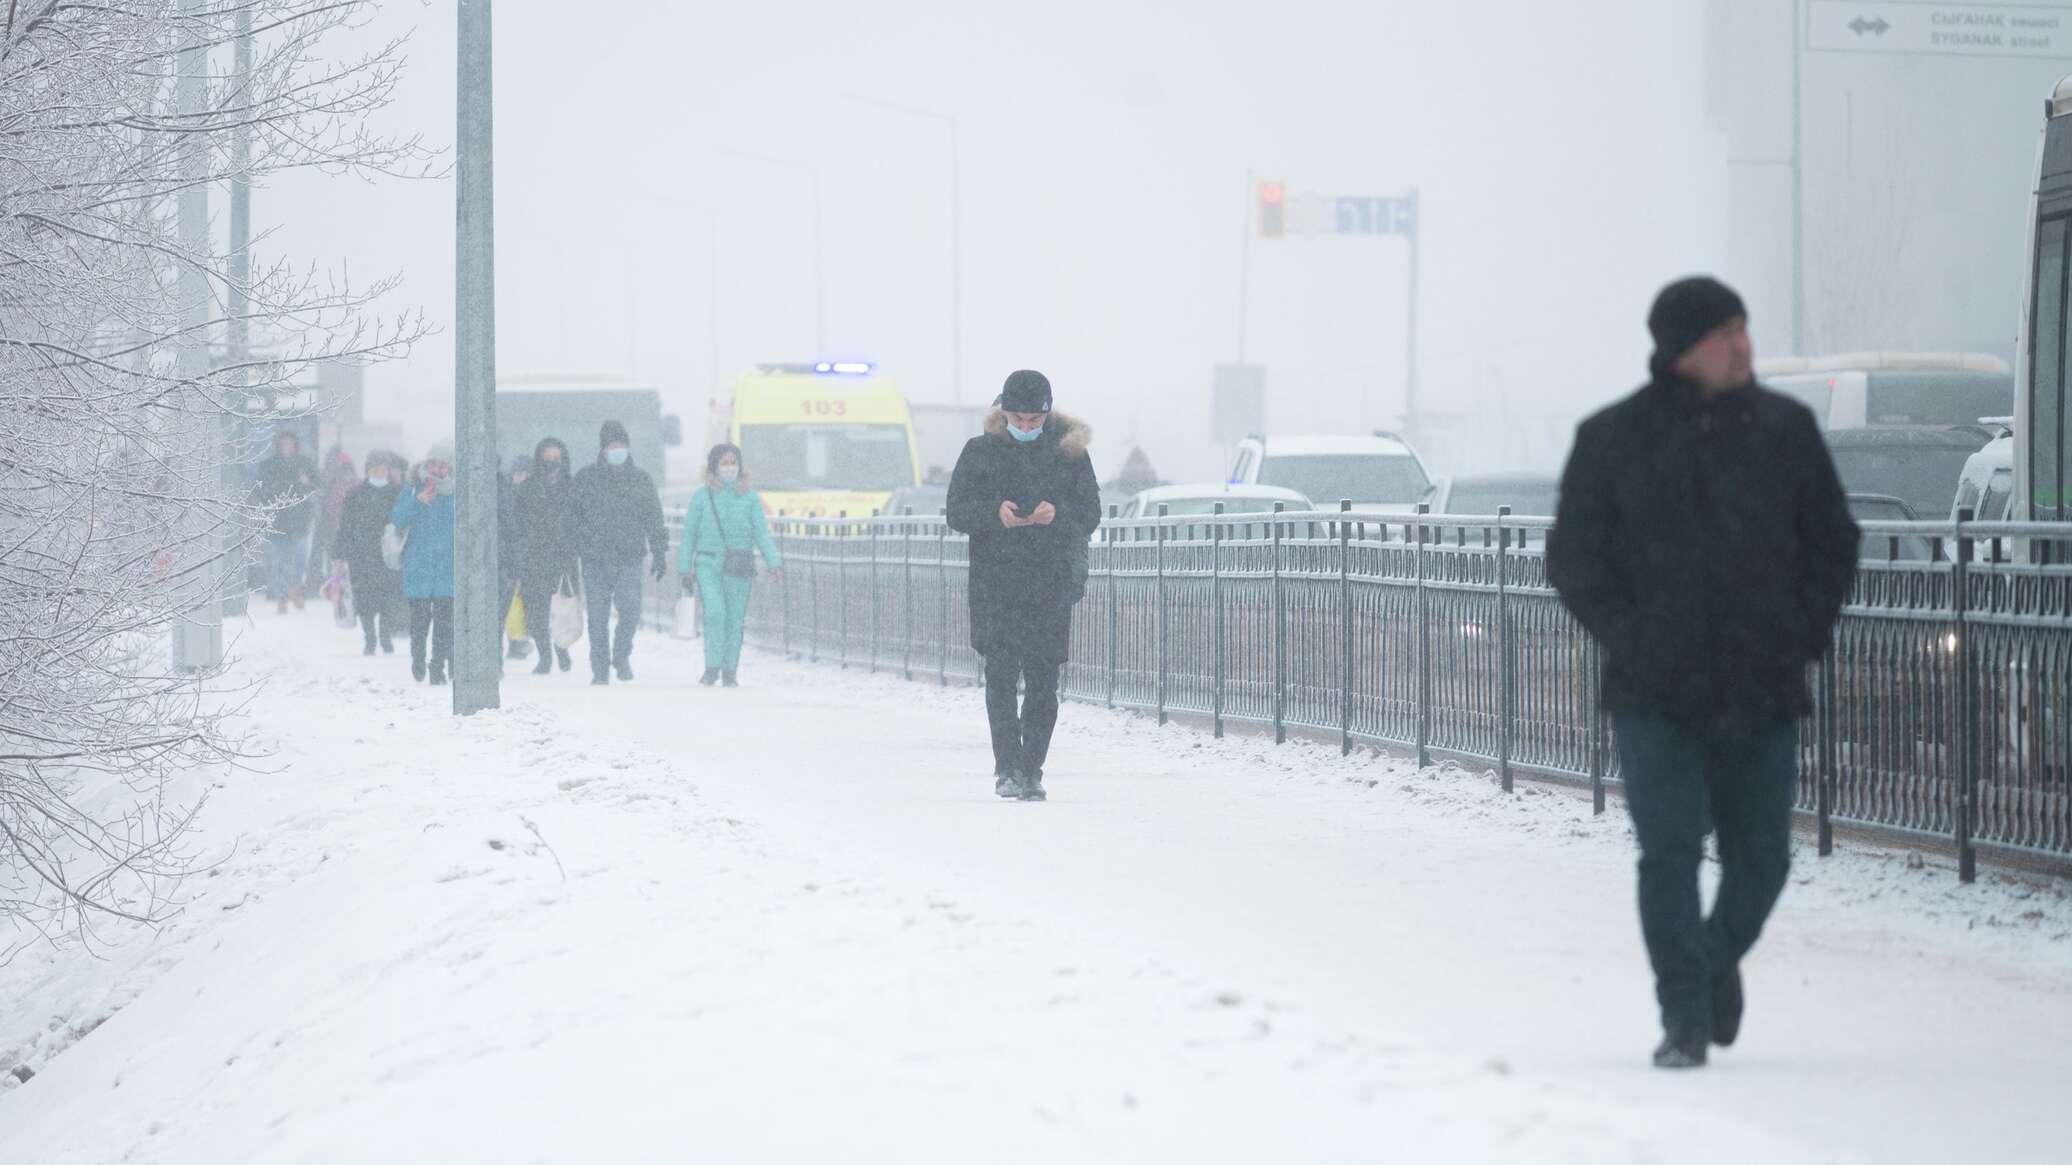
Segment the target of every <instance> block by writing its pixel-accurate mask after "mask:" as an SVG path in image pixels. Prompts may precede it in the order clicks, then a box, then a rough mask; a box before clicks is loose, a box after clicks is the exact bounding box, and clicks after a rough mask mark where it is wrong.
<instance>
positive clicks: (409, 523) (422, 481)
mask: <svg viewBox="0 0 2072 1165" xmlns="http://www.w3.org/2000/svg"><path fill="white" fill-rule="evenodd" d="M389 523H390V524H391V525H393V526H394V527H395V528H396V529H397V530H398V531H400V532H401V533H402V535H403V537H404V538H405V539H406V541H405V542H404V543H403V597H404V598H406V599H408V600H410V675H411V678H413V679H419V680H421V679H424V678H425V677H426V675H427V674H429V675H430V677H431V681H432V682H433V683H435V684H443V683H445V682H446V670H447V668H448V667H450V666H451V665H452V663H453V446H452V445H451V444H449V443H447V442H445V441H441V442H439V443H437V444H435V445H433V446H432V448H431V452H429V453H426V454H425V457H424V461H423V462H421V463H420V464H419V465H418V467H417V471H416V472H415V473H413V474H412V475H411V479H410V483H409V485H408V486H406V487H405V488H404V489H403V491H402V492H401V493H400V494H398V495H397V496H396V508H395V510H394V511H393V512H391V513H390V514H389ZM426 639H430V640H431V647H432V655H431V660H430V666H429V668H427V665H426V660H425V640H426Z"/></svg>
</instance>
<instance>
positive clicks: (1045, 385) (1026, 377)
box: [998, 368, 1050, 413]
mask: <svg viewBox="0 0 2072 1165" xmlns="http://www.w3.org/2000/svg"><path fill="white" fill-rule="evenodd" d="M998 403H999V405H1000V407H1001V409H1003V410H1005V411H1007V412H1010V413H1047V412H1049V411H1050V378H1049V377H1046V376H1044V375H1043V374H1042V373H1041V372H1034V371H1031V370H1029V369H1027V368H1024V369H1022V370H1021V371H1019V372H1013V373H1009V374H1008V377H1007V383H1006V385H1004V386H1003V387H1002V388H1001V389H1000V400H999V402H998Z"/></svg>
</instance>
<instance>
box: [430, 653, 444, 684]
mask: <svg viewBox="0 0 2072 1165" xmlns="http://www.w3.org/2000/svg"><path fill="white" fill-rule="evenodd" d="M445 682H446V661H445V660H443V659H435V660H433V661H432V686H433V687H439V686H441V685H443V684H445Z"/></svg>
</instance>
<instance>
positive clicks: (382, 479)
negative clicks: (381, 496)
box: [367, 469, 388, 489]
mask: <svg viewBox="0 0 2072 1165" xmlns="http://www.w3.org/2000/svg"><path fill="white" fill-rule="evenodd" d="M367 484H368V485H371V486H373V487H374V488H375V489H380V488H381V487H383V486H385V485H387V484H388V470H386V469H384V470H382V471H381V472H380V473H370V474H368V475H367Z"/></svg>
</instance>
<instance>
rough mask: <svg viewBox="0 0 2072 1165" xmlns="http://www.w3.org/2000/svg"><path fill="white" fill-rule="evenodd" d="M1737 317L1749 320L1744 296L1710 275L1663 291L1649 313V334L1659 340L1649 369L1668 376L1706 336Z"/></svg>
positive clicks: (1681, 282) (1656, 341)
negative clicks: (1685, 354)
mask: <svg viewBox="0 0 2072 1165" xmlns="http://www.w3.org/2000/svg"><path fill="white" fill-rule="evenodd" d="M1737 316H1738V317H1740V318H1742V319H1747V318H1748V308H1747V307H1746V306H1744V305H1743V304H1742V302H1741V297H1740V296H1739V295H1736V294H1735V293H1734V289H1733V288H1731V287H1728V286H1727V285H1726V284H1724V283H1721V282H1720V281H1719V280H1717V279H1714V278H1712V277H1711V276H1709V275H1694V276H1692V277H1690V278H1689V279H1679V280H1677V281H1676V282H1675V283H1672V284H1670V285H1669V286H1667V287H1665V288H1663V289H1662V293H1661V294H1660V295H1657V296H1656V297H1655V306H1654V307H1653V308H1651V309H1649V311H1648V334H1649V335H1651V336H1653V337H1654V338H1655V355H1654V358H1653V359H1652V360H1649V361H1648V367H1649V368H1650V369H1652V370H1653V371H1654V373H1655V375H1657V376H1661V375H1664V374H1666V373H1667V372H1668V371H1669V370H1670V369H1671V368H1673V367H1674V366H1675V365H1676V362H1677V361H1678V360H1679V359H1681V358H1682V357H1683V354H1684V353H1686V352H1688V351H1690V350H1691V349H1692V348H1694V347H1696V346H1697V344H1698V341H1700V340H1702V339H1704V338H1705V336H1706V333H1708V332H1710V331H1712V329H1714V328H1716V327H1719V326H1720V325H1721V324H1724V323H1726V322H1727V321H1728V320H1731V319H1734V318H1735V317H1737Z"/></svg>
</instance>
